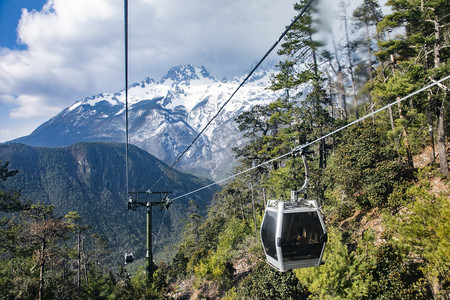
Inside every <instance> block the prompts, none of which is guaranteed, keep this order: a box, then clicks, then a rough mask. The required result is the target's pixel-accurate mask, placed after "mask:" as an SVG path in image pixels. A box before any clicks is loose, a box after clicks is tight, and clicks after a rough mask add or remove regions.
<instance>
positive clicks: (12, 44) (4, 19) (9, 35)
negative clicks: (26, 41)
mask: <svg viewBox="0 0 450 300" xmlns="http://www.w3.org/2000/svg"><path fill="white" fill-rule="evenodd" d="M45 1H46V0H0V47H8V48H10V49H23V48H24V45H21V44H19V45H18V44H17V43H16V42H17V33H16V29H17V25H18V24H19V18H20V16H21V15H22V8H27V9H28V10H33V9H41V8H42V6H43V5H44V4H45Z"/></svg>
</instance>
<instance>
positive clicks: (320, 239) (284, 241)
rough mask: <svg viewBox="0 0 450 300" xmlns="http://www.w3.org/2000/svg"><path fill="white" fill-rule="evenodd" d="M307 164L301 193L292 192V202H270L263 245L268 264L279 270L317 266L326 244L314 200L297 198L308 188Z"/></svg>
mask: <svg viewBox="0 0 450 300" xmlns="http://www.w3.org/2000/svg"><path fill="white" fill-rule="evenodd" d="M302 158H303V163H304V165H305V173H306V178H305V184H304V185H303V187H302V189H301V190H300V191H291V201H290V202H285V201H281V200H269V201H268V203H267V206H266V211H265V213H264V218H263V221H262V224H261V242H262V244H263V248H264V252H265V253H266V258H267V262H268V263H269V265H271V266H272V267H274V268H275V269H277V270H278V271H281V272H285V271H287V270H292V269H299V268H307V267H318V266H320V265H321V264H323V261H322V257H323V253H324V251H325V245H326V242H327V231H326V228H325V223H324V221H323V219H322V214H321V212H320V209H319V207H318V205H317V201H315V200H306V199H298V194H299V193H300V192H301V191H303V190H306V189H307V186H308V166H307V164H306V159H305V157H304V154H303V153H302Z"/></svg>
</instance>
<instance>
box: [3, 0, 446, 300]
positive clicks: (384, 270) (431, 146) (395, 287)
mask: <svg viewBox="0 0 450 300" xmlns="http://www.w3.org/2000/svg"><path fill="white" fill-rule="evenodd" d="M306 2H307V1H304V0H301V1H300V2H298V3H297V4H295V7H294V8H295V10H296V11H297V12H298V11H300V10H301V9H302V8H303V7H304V5H305V4H306ZM386 5H387V6H389V8H390V12H389V14H388V15H383V13H382V10H381V8H380V6H379V3H378V2H377V1H376V0H363V1H361V4H360V5H359V6H358V7H357V8H356V9H355V10H353V11H348V7H346V6H345V5H343V8H342V9H343V10H342V11H341V12H339V13H340V14H341V15H342V16H343V19H342V22H343V28H345V31H346V33H347V34H345V35H344V39H343V40H342V41H335V47H331V50H330V48H329V47H325V45H324V44H323V43H321V41H320V40H318V39H316V37H317V36H318V35H317V32H318V30H319V29H318V28H320V24H319V21H320V18H319V16H318V15H317V14H316V13H315V7H314V6H312V7H310V8H309V9H308V10H307V12H306V13H305V14H304V15H303V16H302V17H301V18H300V19H299V20H298V22H297V23H295V25H294V26H293V28H292V30H291V31H289V32H288V34H287V35H286V37H285V39H284V40H283V44H282V47H281V48H280V50H279V54H280V62H279V64H278V68H279V73H278V74H277V75H276V76H274V77H273V80H272V85H271V86H270V88H271V89H273V90H280V91H283V92H284V94H283V97H280V98H279V99H278V100H277V101H275V102H273V103H271V104H269V105H266V106H254V107H253V108H252V109H251V110H250V111H248V112H245V113H243V114H241V115H240V116H239V117H238V118H237V119H236V121H237V123H238V124H239V130H240V131H242V133H243V134H244V136H245V138H246V143H245V145H244V146H242V147H239V148H235V149H234V153H235V155H236V157H237V158H238V159H239V166H238V167H237V168H236V170H235V171H236V172H241V171H245V170H248V169H249V168H252V167H254V166H259V167H256V168H254V169H252V171H249V172H245V173H243V174H241V175H240V176H237V177H235V178H234V179H233V180H232V181H231V182H229V183H228V184H226V185H225V186H224V187H223V189H222V190H221V191H220V192H218V193H216V194H215V196H214V199H213V202H212V204H211V205H210V207H209V209H208V213H207V215H206V216H204V215H202V214H201V207H199V205H198V203H196V202H194V201H189V199H183V198H181V199H179V200H177V202H175V203H174V204H173V206H177V205H179V204H180V203H184V204H185V205H186V204H189V206H188V208H187V209H186V211H187V213H188V218H187V220H186V222H185V224H184V230H183V239H182V241H181V242H180V243H179V244H178V245H177V246H176V248H175V249H174V251H175V252H176V254H175V256H174V258H173V260H172V261H171V262H169V263H168V264H166V263H158V270H157V271H156V272H155V273H154V275H153V281H152V282H147V281H146V280H145V278H146V277H145V275H144V271H143V270H142V269H140V270H138V271H132V272H131V274H130V275H128V274H127V272H126V271H125V270H121V271H120V272H119V273H118V274H115V276H114V275H112V273H110V272H109V270H107V269H101V270H94V268H92V269H90V272H91V273H89V274H87V275H86V277H85V278H84V279H83V280H81V287H80V288H78V289H77V286H76V283H77V280H74V278H76V277H73V276H74V274H76V272H75V271H73V272H72V273H71V276H72V277H71V278H72V281H71V282H72V283H73V284H74V285H73V286H72V287H71V289H72V290H73V291H75V292H74V293H72V294H70V296H71V297H73V298H77V297H80V296H79V295H82V297H83V298H92V299H149V298H161V299H165V298H174V299H189V298H191V299H205V298H206V299H208V298H209V299H221V298H223V299H448V298H449V294H450V286H449V284H450V275H449V272H450V185H449V182H448V153H449V147H448V140H447V139H448V136H449V133H450V128H449V126H448V122H449V117H450V116H449V113H448V107H449V105H450V103H449V97H448V93H449V91H448V86H449V84H450V80H449V79H446V80H443V81H441V82H440V80H442V79H444V78H447V77H448V76H449V75H450V68H449V67H448V61H449V58H450V56H449V54H450V47H449V46H450V36H449V32H450V30H449V24H450V22H449V21H450V7H449V5H448V1H447V0H433V1H432V0H430V1H425V0H388V1H387V3H386ZM359 34H361V35H359ZM429 85H432V86H429ZM426 86H429V88H427V89H424V90H422V91H421V92H419V93H415V91H418V90H420V89H422V88H423V87H426ZM390 103H395V105H389V104H390ZM381 108H383V109H381ZM379 109H381V110H379ZM363 116H369V117H366V118H362V117H363ZM348 124H351V126H349V127H348V128H345V129H343V130H338V129H340V128H343V126H346V125H348ZM333 131H336V132H335V133H334V134H332V135H329V136H327V137H325V138H324V136H325V135H326V134H328V133H330V132H333ZM305 144H311V145H310V146H309V147H308V150H309V151H311V152H312V154H309V155H308V162H309V167H310V177H311V178H310V189H309V193H308V197H309V199H316V200H318V201H319V203H320V205H321V209H322V210H323V215H324V218H325V223H326V227H327V231H328V243H327V248H326V250H325V255H324V258H323V259H324V261H325V264H324V265H322V266H320V267H317V268H307V269H297V270H293V271H287V272H285V273H280V272H278V271H276V270H274V269H272V268H271V267H269V266H268V264H267V263H266V261H265V254H264V251H263V249H262V246H261V243H260V237H259V228H260V225H261V221H262V217H263V214H264V209H265V204H266V203H267V200H269V199H283V200H289V195H290V191H291V190H297V189H299V188H300V187H301V185H302V184H303V181H304V174H305V170H304V167H303V163H302V160H301V158H300V157H298V156H296V155H287V156H285V154H286V153H290V152H292V150H293V149H295V148H296V147H298V146H301V145H305ZM266 162H269V163H266ZM262 163H265V164H262ZM6 167H7V166H6ZM7 170H8V169H7V168H3V169H2V179H3V180H5V179H6V178H9V177H11V176H13V175H14V174H11V172H9V171H7ZM13 177H14V176H13ZM186 192H187V191H186ZM5 193H6V192H5ZM2 195H6V196H7V197H5V199H6V198H8V199H12V200H11V201H9V202H8V203H7V205H4V206H3V207H2V209H3V210H4V211H5V210H13V209H15V210H18V209H21V207H20V205H18V204H17V203H16V202H14V201H13V200H14V199H15V198H16V195H15V194H2ZM46 209H48V208H46ZM171 209H172V208H171ZM36 211H37V212H38V213H35V212H36ZM44 212H45V211H44V210H43V208H41V207H36V206H33V207H32V209H31V210H25V211H24V212H22V213H21V214H20V216H19V215H18V218H29V219H27V220H29V222H30V224H32V225H34V224H47V223H38V222H35V221H34V220H44V219H45V218H44V219H43V217H41V219H38V218H37V217H33V216H34V215H38V216H46V214H45V213H44ZM30 213H31V214H30ZM49 213H50V212H49ZM33 214H34V215H33ZM30 218H31V219H30ZM76 219H77V216H76V215H74V216H67V217H66V220H60V219H58V221H56V219H55V221H54V222H53V223H50V224H48V228H49V229H51V230H52V231H51V232H52V235H50V236H51V237H52V240H51V241H54V240H56V239H57V238H59V237H60V236H63V235H64V234H67V233H68V232H72V235H73V234H74V233H75V234H76V233H77V232H80V230H83V228H82V227H80V226H78V225H77V223H76ZM52 220H54V219H52ZM59 221H62V224H63V226H60V224H61V223H59ZM6 222H7V221H4V223H3V224H2V226H3V227H2V230H4V233H5V234H4V235H3V234H2V237H7V238H5V239H4V241H3V240H2V243H4V245H5V247H4V249H6V250H3V249H2V251H3V252H2V268H1V272H2V273H1V274H2V275H1V279H2V281H1V282H0V288H1V289H2V291H7V290H8V287H9V286H12V287H14V289H15V290H14V291H16V292H17V293H19V291H20V293H22V294H20V295H23V297H22V298H25V299H26V298H30V299H31V298H33V297H36V295H38V294H37V292H36V291H39V290H40V289H39V287H41V291H42V292H45V291H46V292H47V294H46V295H45V296H44V297H43V298H45V297H48V298H65V299H68V298H70V297H69V296H68V295H67V293H66V291H67V290H69V289H68V288H66V290H64V291H61V290H58V288H57V287H59V288H61V287H64V285H63V284H61V282H64V280H65V277H64V276H65V271H64V272H62V273H58V277H56V276H52V275H51V273H50V272H51V271H50V270H51V268H50V266H51V264H50V262H52V261H51V259H50V258H51V257H52V256H51V255H50V254H51V253H52V252H51V251H49V250H48V249H49V248H45V245H53V244H51V243H49V242H50V241H48V240H46V239H43V238H42V237H41V239H40V240H37V242H34V241H35V240H33V242H29V245H30V247H28V248H24V249H22V248H17V247H14V245H12V244H11V243H13V242H14V241H15V240H14V239H15V238H16V237H21V238H23V237H24V236H25V237H27V238H29V239H30V238H34V237H35V236H36V235H37V233H39V232H40V231H39V230H38V229H41V228H42V229H43V228H47V227H43V226H41V227H36V230H34V231H33V234H28V235H27V234H26V233H27V232H26V230H25V229H24V228H18V227H14V226H9V225H8V224H9V223H6ZM50 225H51V226H50ZM36 226H37V225H36ZM30 228H33V226H30ZM61 228H62V229H61ZM70 230H72V231H70ZM74 230H75V231H74ZM8 243H9V244H8ZM31 245H32V246H31ZM43 245H44V246H43ZM93 249H94V250H95V251H99V250H100V249H102V248H101V247H93ZM57 250H58V251H59V250H60V249H59V248H58V249H57ZM44 254H45V255H44ZM27 255H28V256H27ZM72 255H74V254H72ZM23 257H27V259H23ZM31 257H32V258H31ZM59 257H60V259H62V260H63V262H65V261H66V260H67V261H69V256H59ZM61 257H62V258H61ZM73 257H75V258H73ZM5 258H9V259H10V260H9V261H8V260H5ZM65 259H66V260H65ZM13 260H17V261H18V263H16V264H14V262H13ZM71 261H72V263H74V262H76V255H75V256H72V258H71ZM44 262H45V264H44ZM74 264H75V265H76V263H74ZM39 267H40V268H42V269H45V270H47V272H46V273H45V274H44V276H39V272H38V271H37V268H39ZM127 268H128V266H127ZM64 270H65V269H64ZM11 274H12V275H13V276H10V275H11ZM23 274H26V276H25V275H23ZM45 284H47V288H42V286H44V287H45ZM48 286H51V287H53V286H54V287H55V288H54V289H50V288H49V287H48ZM20 287H26V288H29V289H30V290H29V291H28V290H26V289H20ZM33 288H34V290H32V289H33ZM50 291H52V292H51V293H50ZM32 292H34V294H33V293H32ZM58 293H59V294H58ZM80 293H82V294H80ZM11 295H14V293H13V292H11V293H9V294H8V296H7V297H5V298H8V297H9V298H13V297H14V296H11ZM29 295H34V296H29ZM20 297H21V296H19V298H20Z"/></svg>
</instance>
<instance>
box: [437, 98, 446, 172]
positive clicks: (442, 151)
mask: <svg viewBox="0 0 450 300" xmlns="http://www.w3.org/2000/svg"><path fill="white" fill-rule="evenodd" d="M446 95H447V93H444V97H443V98H442V104H441V107H440V108H439V118H438V151H439V167H440V169H441V173H442V176H444V177H447V176H448V162H447V143H446V142H445V130H444V129H445V126H444V122H445V120H444V117H445V105H444V103H445V97H446Z"/></svg>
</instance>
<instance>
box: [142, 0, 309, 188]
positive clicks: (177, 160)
mask: <svg viewBox="0 0 450 300" xmlns="http://www.w3.org/2000/svg"><path fill="white" fill-rule="evenodd" d="M313 1H314V0H309V1H308V3H307V4H306V5H305V6H304V7H303V8H302V10H301V11H300V12H299V13H298V15H297V16H296V17H295V18H294V20H293V21H292V22H291V24H290V25H289V26H288V27H286V29H285V30H284V32H283V33H282V34H281V35H280V37H279V38H278V39H277V40H276V42H275V43H274V44H273V45H272V47H270V49H269V50H268V51H267V52H266V54H264V56H263V57H262V58H261V59H260V60H259V62H258V63H257V64H256V65H255V66H254V67H253V69H252V70H251V71H250V73H248V75H247V77H245V79H244V80H243V81H242V82H241V84H240V85H239V86H238V87H237V88H236V90H235V91H234V92H233V94H231V96H230V97H229V98H228V100H227V101H225V103H224V104H223V105H222V106H221V107H220V109H219V110H218V111H217V113H216V114H215V115H214V116H213V117H212V118H211V120H209V121H208V123H207V124H206V125H205V127H203V129H202V130H201V131H200V132H199V133H198V134H197V136H196V137H195V138H194V139H193V140H192V142H191V143H190V144H189V146H188V147H187V148H186V149H185V150H184V151H183V153H181V154H180V155H179V156H178V158H177V159H176V160H175V162H174V163H173V164H172V165H171V166H170V168H169V169H167V170H166V171H165V172H164V173H163V175H162V176H161V177H160V178H159V179H158V180H157V181H156V182H155V183H154V184H153V185H152V187H151V188H149V189H148V190H147V193H150V192H151V191H152V189H153V188H154V187H155V186H156V185H157V184H158V183H159V182H160V181H161V179H163V178H164V177H165V176H166V175H167V173H168V172H170V171H171V170H172V169H173V168H174V167H175V165H176V164H177V163H178V162H179V161H180V159H181V158H182V157H183V156H184V155H185V154H186V152H188V151H189V149H190V148H191V147H192V145H193V144H194V143H195V142H196V141H197V140H198V138H199V137H200V136H201V135H202V134H203V132H205V130H206V128H207V127H208V126H209V125H210V124H211V123H212V121H214V119H215V118H216V117H217V116H218V115H219V114H220V113H221V112H222V110H223V109H224V108H225V106H226V105H227V104H228V103H229V102H230V101H231V99H233V97H234V95H235V94H236V93H237V92H238V91H239V89H240V88H241V87H242V86H243V85H244V84H245V83H246V82H247V80H248V79H249V78H250V77H251V76H252V75H253V73H254V72H255V71H256V69H258V67H259V66H260V65H261V64H262V63H263V61H264V60H265V59H266V58H267V56H269V54H270V53H271V52H272V51H273V49H275V47H276V46H277V45H278V44H279V43H280V42H281V40H282V39H283V38H284V36H285V35H286V34H287V33H288V31H289V30H290V29H291V28H292V26H294V24H295V23H296V22H297V20H298V19H300V17H301V16H302V15H303V14H304V13H305V11H306V10H307V9H308V7H309V6H310V5H311V3H312V2H313Z"/></svg>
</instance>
